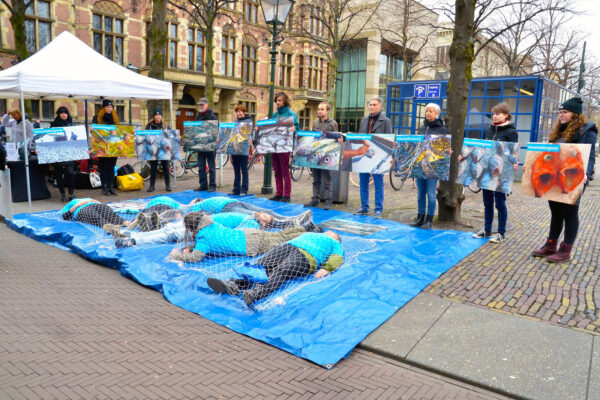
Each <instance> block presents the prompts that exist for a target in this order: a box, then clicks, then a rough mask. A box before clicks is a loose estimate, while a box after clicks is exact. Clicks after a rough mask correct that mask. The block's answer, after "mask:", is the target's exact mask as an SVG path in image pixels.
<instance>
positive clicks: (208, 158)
mask: <svg viewBox="0 0 600 400" xmlns="http://www.w3.org/2000/svg"><path fill="white" fill-rule="evenodd" d="M197 154H198V181H199V183H200V187H201V188H209V187H211V188H216V187H217V180H216V174H215V157H216V153H215V152H214V151H199V152H198V153H197ZM207 165H208V180H207V179H206V166H207Z"/></svg>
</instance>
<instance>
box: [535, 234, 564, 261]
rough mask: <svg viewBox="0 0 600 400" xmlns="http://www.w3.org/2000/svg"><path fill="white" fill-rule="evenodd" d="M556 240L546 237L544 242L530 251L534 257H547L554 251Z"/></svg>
mask: <svg viewBox="0 0 600 400" xmlns="http://www.w3.org/2000/svg"><path fill="white" fill-rule="evenodd" d="M557 245H558V241H557V240H556V239H550V238H548V239H546V243H545V244H544V245H543V246H542V247H540V248H539V249H537V250H534V251H532V252H531V255H532V256H534V257H548V256H551V255H552V254H554V253H556V246H557Z"/></svg>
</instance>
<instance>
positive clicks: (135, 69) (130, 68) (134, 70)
mask: <svg viewBox="0 0 600 400" xmlns="http://www.w3.org/2000/svg"><path fill="white" fill-rule="evenodd" d="M127 69H128V70H130V71H133V72H138V71H139V70H140V69H139V68H138V67H136V66H135V65H133V64H132V63H129V64H127ZM129 125H133V124H132V123H131V100H129Z"/></svg>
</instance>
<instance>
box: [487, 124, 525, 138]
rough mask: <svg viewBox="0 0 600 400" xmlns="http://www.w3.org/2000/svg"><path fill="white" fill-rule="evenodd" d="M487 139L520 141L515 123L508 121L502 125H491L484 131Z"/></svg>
mask: <svg viewBox="0 0 600 400" xmlns="http://www.w3.org/2000/svg"><path fill="white" fill-rule="evenodd" d="M483 138H484V139H485V140H498V141H500V142H518V141H519V134H518V133H517V131H516V130H515V124H513V123H512V122H510V121H506V122H505V123H503V124H501V125H493V124H492V125H491V126H490V127H489V128H487V129H486V131H485V132H484V133H483Z"/></svg>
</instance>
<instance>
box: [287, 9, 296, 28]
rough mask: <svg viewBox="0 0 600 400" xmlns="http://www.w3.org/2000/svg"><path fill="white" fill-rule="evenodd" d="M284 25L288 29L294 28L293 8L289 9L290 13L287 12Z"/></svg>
mask: <svg viewBox="0 0 600 400" xmlns="http://www.w3.org/2000/svg"><path fill="white" fill-rule="evenodd" d="M285 25H286V28H285V29H287V30H288V31H293V30H294V10H293V9H292V10H290V13H289V14H288V18H287V20H286V21H285Z"/></svg>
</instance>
